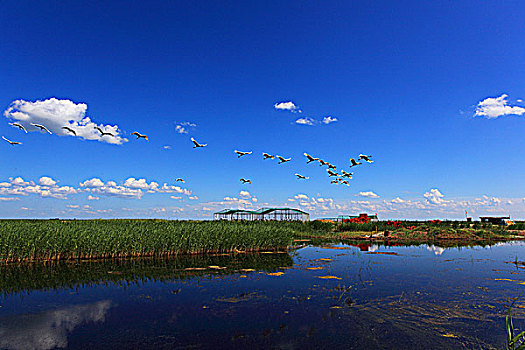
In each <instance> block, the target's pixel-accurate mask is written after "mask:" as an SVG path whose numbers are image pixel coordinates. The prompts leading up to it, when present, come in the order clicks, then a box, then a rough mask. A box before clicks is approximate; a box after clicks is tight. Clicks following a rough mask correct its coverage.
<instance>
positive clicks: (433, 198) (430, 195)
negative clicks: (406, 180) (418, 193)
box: [423, 188, 446, 204]
mask: <svg viewBox="0 0 525 350" xmlns="http://www.w3.org/2000/svg"><path fill="white" fill-rule="evenodd" d="M423 197H425V198H426V199H427V201H428V202H429V203H430V204H443V203H446V201H445V200H444V199H443V197H444V195H443V194H442V193H441V192H439V190H438V189H437V188H433V189H431V190H430V191H429V192H426V193H425V194H424V195H423Z"/></svg>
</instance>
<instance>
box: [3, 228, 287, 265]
mask: <svg viewBox="0 0 525 350" xmlns="http://www.w3.org/2000/svg"><path fill="white" fill-rule="evenodd" d="M293 232H294V230H293V228H292V227H290V226H289V225H282V224H281V223H278V222H226V221H164V220H70V221H60V220H0V261H1V262H4V263H9V262H20V261H49V260H71V259H93V258H118V257H133V256H169V255H179V254H205V253H229V252H239V251H242V252H244V251H259V250H283V249H286V247H287V246H288V245H289V244H290V243H291V242H292V235H293Z"/></svg>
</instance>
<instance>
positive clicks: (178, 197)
mask: <svg viewBox="0 0 525 350" xmlns="http://www.w3.org/2000/svg"><path fill="white" fill-rule="evenodd" d="M170 198H171V199H178V200H180V199H182V197H181V196H170Z"/></svg>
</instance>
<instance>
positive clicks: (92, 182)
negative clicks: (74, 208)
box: [80, 177, 104, 188]
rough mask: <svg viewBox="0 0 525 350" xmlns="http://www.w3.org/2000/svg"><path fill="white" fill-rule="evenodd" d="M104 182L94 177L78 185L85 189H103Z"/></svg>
mask: <svg viewBox="0 0 525 350" xmlns="http://www.w3.org/2000/svg"><path fill="white" fill-rule="evenodd" d="M103 186H104V182H102V180H100V179H99V178H97V177H94V178H92V179H89V180H86V181H84V182H81V183H80V187H87V188H96V187H103Z"/></svg>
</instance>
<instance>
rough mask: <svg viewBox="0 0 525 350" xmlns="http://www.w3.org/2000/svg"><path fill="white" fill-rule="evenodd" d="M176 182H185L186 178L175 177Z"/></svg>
mask: <svg viewBox="0 0 525 350" xmlns="http://www.w3.org/2000/svg"><path fill="white" fill-rule="evenodd" d="M175 182H182V183H184V182H185V181H184V179H181V178H180V177H179V178H177V179H175Z"/></svg>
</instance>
